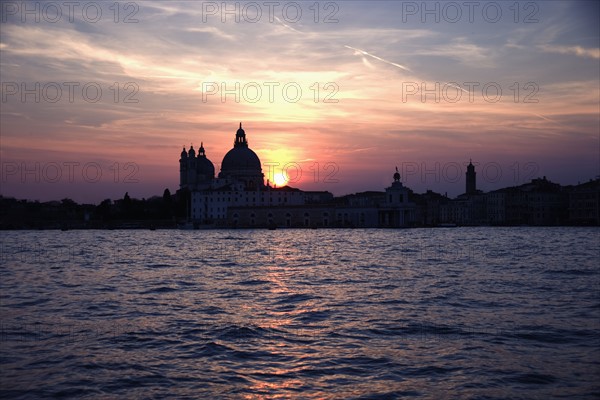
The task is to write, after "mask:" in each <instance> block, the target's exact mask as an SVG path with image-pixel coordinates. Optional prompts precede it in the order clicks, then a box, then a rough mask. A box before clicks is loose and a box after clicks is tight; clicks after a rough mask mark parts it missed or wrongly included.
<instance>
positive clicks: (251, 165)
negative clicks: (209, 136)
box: [219, 123, 264, 188]
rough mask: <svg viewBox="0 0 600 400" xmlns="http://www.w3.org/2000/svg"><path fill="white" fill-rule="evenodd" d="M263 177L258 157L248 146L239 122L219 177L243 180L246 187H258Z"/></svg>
mask: <svg viewBox="0 0 600 400" xmlns="http://www.w3.org/2000/svg"><path fill="white" fill-rule="evenodd" d="M263 177H264V175H263V173H262V168H261V163H260V159H259V158H258V156H257V155H256V153H255V152H253V151H252V150H250V148H249V147H248V141H247V140H246V132H244V130H243V129H242V124H241V123H240V128H239V129H238V130H237V132H236V134H235V141H234V142H233V149H231V150H229V152H227V154H225V157H223V162H222V163H221V172H220V173H219V178H232V179H235V180H238V181H242V182H244V183H245V184H246V186H247V187H250V188H260V187H262V186H263Z"/></svg>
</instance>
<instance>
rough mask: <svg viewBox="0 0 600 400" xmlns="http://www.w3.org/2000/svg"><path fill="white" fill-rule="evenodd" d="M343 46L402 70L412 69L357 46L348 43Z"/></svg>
mask: <svg viewBox="0 0 600 400" xmlns="http://www.w3.org/2000/svg"><path fill="white" fill-rule="evenodd" d="M344 47H346V48H348V49H352V50H354V51H357V52H359V53H361V54H364V55H366V56H369V57H372V58H374V59H376V60H379V61H381V62H384V63H386V64H390V65H393V66H394V67H398V68H401V69H403V70H405V71H409V72H412V71H411V70H410V68H408V67H405V66H404V65H400V64H396V63H395V62H391V61H388V60H385V59H383V58H381V57H377V56H376V55H374V54H371V53H367V52H366V51H364V50H361V49H357V48H355V47H352V46H348V45H344Z"/></svg>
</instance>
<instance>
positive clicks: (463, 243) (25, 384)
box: [0, 228, 600, 399]
mask: <svg viewBox="0 0 600 400" xmlns="http://www.w3.org/2000/svg"><path fill="white" fill-rule="evenodd" d="M0 235H1V236H0V237H1V253H0V257H1V259H0V261H1V267H0V273H1V283H0V287H1V303H0V311H1V315H0V317H1V318H0V323H1V326H0V328H1V331H0V349H1V351H0V364H1V372H0V374H1V375H0V376H1V381H0V384H1V389H0V390H1V391H0V395H1V396H2V397H10V398H40V397H49V396H63V397H77V398H85V397H105V398H114V397H126V398H163V397H165V396H168V395H171V396H174V397H178V398H219V397H225V398H258V397H294V398H296V397H301V398H302V397H304V398H397V397H413V398H431V399H439V398H506V397H510V398H540V399H545V398H549V397H554V398H556V397H564V398H573V397H577V398H598V397H600V385H599V384H598V381H599V380H600V361H599V360H600V338H599V332H600V294H599V293H600V266H599V262H598V261H599V258H600V230H598V229H594V228H591V229H586V228H464V229H463V228H453V229H411V230H277V231H268V230H260V231H258V230H229V231H226V230H224V231H67V232H60V231H29V232H2V233H0Z"/></svg>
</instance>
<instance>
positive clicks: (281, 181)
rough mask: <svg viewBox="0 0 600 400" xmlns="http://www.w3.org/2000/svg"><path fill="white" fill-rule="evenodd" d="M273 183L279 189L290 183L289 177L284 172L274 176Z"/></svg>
mask: <svg viewBox="0 0 600 400" xmlns="http://www.w3.org/2000/svg"><path fill="white" fill-rule="evenodd" d="M273 182H274V183H275V185H277V186H279V187H282V186H285V185H286V183H287V182H288V180H287V176H286V175H285V174H284V173H283V172H278V173H276V174H275V175H274V176H273Z"/></svg>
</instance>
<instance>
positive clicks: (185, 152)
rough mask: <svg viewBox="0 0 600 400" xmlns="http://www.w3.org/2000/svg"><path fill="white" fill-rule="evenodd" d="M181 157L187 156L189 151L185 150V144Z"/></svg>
mask: <svg viewBox="0 0 600 400" xmlns="http://www.w3.org/2000/svg"><path fill="white" fill-rule="evenodd" d="M181 158H187V151H185V146H183V150H182V151H181Z"/></svg>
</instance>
